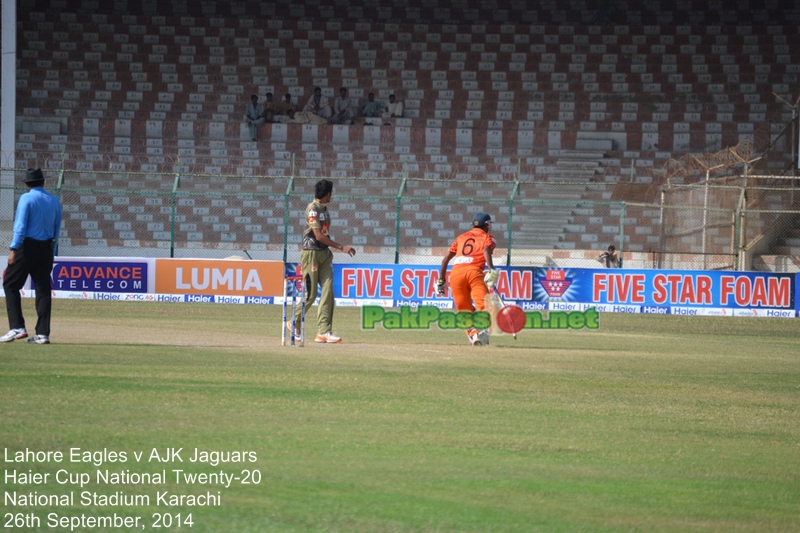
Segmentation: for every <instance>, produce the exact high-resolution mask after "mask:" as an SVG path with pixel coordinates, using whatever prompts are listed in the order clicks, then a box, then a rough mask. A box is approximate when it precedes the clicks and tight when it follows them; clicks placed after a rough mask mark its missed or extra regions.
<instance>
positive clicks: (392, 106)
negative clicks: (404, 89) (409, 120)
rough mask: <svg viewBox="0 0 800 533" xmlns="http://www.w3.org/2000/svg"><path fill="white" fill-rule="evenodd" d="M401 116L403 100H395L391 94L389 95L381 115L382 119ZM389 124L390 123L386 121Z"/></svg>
mask: <svg viewBox="0 0 800 533" xmlns="http://www.w3.org/2000/svg"><path fill="white" fill-rule="evenodd" d="M402 116H403V102H400V101H397V100H395V97H394V95H393V94H390V95H389V103H388V104H386V110H385V111H384V112H383V115H381V118H382V119H383V120H387V119H390V118H400V117H402ZM386 124H388V125H390V126H391V124H390V123H388V122H387V123H386Z"/></svg>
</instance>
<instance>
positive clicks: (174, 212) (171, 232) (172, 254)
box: [169, 172, 181, 258]
mask: <svg viewBox="0 0 800 533" xmlns="http://www.w3.org/2000/svg"><path fill="white" fill-rule="evenodd" d="M180 183H181V174H180V172H176V173H175V181H173V182H172V215H171V216H170V219H171V220H170V224H169V225H170V229H169V256H170V258H173V257H175V218H176V217H177V216H178V213H177V210H178V188H179V187H180Z"/></svg>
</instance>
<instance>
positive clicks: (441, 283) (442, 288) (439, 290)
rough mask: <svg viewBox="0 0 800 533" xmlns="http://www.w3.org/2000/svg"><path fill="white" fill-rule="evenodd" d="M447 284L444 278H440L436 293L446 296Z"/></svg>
mask: <svg viewBox="0 0 800 533" xmlns="http://www.w3.org/2000/svg"><path fill="white" fill-rule="evenodd" d="M446 287H447V285H445V281H444V278H439V280H438V281H437V282H436V294H438V295H439V296H444V295H445V294H446V293H447V288H446Z"/></svg>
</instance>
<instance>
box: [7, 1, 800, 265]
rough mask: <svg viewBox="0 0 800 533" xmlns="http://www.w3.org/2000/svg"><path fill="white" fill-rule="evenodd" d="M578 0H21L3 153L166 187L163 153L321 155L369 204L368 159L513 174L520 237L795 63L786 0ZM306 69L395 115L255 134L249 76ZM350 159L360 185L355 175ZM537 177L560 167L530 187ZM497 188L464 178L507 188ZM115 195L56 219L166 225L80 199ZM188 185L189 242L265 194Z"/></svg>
mask: <svg viewBox="0 0 800 533" xmlns="http://www.w3.org/2000/svg"><path fill="white" fill-rule="evenodd" d="M595 4H596V3H595V2H588V1H587V2H582V1H579V2H570V3H569V7H568V8H567V7H565V6H564V5H563V3H558V2H540V3H537V8H536V9H529V8H528V6H527V3H519V2H511V3H501V2H493V1H488V2H481V3H471V2H461V3H456V4H452V3H444V2H439V3H436V2H421V1H415V0H405V1H401V2H395V3H393V4H392V6H384V5H381V3H380V2H377V1H369V2H364V3H360V4H359V5H355V3H353V5H351V4H347V3H342V2H334V1H332V0H331V1H325V0H321V1H319V2H314V3H312V4H303V3H299V4H298V3H293V2H289V1H288V0H281V1H278V2H272V3H262V2H255V1H234V2H225V3H221V2H219V3H186V2H142V3H135V2H130V1H125V0H118V1H116V2H112V3H109V2H97V1H94V0H83V1H78V0H64V1H61V2H49V1H45V0H22V1H21V2H20V7H19V38H18V43H19V47H18V58H19V59H18V70H17V77H18V79H17V106H18V130H19V131H20V134H19V136H18V141H17V147H16V148H17V163H18V166H36V165H40V166H43V167H45V168H48V167H49V168H54V169H58V168H62V167H64V168H69V169H70V170H75V171H76V172H70V173H69V174H68V175H67V177H66V179H65V182H64V184H65V186H69V187H77V188H82V187H85V188H89V189H91V188H108V187H117V186H119V187H120V189H121V190H128V191H131V192H132V193H136V192H137V191H142V190H152V189H155V190H159V191H168V190H170V189H171V188H172V185H173V184H172V181H171V177H170V173H172V172H182V173H187V174H205V175H220V176H222V175H227V176H235V177H236V179H227V180H225V179H222V180H220V181H219V182H217V183H214V182H213V181H211V180H206V181H204V182H203V183H202V186H203V187H205V188H203V189H193V187H198V186H200V185H201V184H200V183H197V184H187V183H182V186H183V187H184V188H186V187H188V191H190V192H191V191H192V190H196V191H198V192H200V191H201V190H202V192H214V191H215V190H216V191H218V192H220V194H238V193H242V194H244V193H248V192H251V193H252V194H265V195H269V194H270V193H274V194H280V193H282V192H283V191H282V190H280V187H276V188H275V190H272V191H263V190H262V191H252V189H253V188H254V187H255V186H256V185H255V183H254V182H252V181H251V182H248V181H247V180H248V177H249V176H265V175H269V176H275V177H282V178H285V177H287V176H290V175H292V174H294V175H296V176H299V177H301V178H307V179H308V180H313V179H315V178H318V177H323V176H332V177H335V178H339V179H338V180H337V183H338V184H339V185H338V186H337V187H340V188H342V189H343V190H341V191H340V190H339V189H337V194H338V195H343V196H347V195H348V192H346V190H347V189H348V188H349V190H350V193H349V194H351V195H368V196H376V197H379V201H377V202H376V205H379V206H384V201H383V197H394V196H395V195H396V192H394V193H389V189H391V188H392V187H394V182H392V185H388V184H387V185H386V186H382V185H380V183H381V181H380V180H381V179H382V178H400V177H411V178H415V179H416V180H417V181H414V182H411V183H414V184H415V185H413V186H412V187H414V186H417V185H416V184H419V183H423V182H424V180H441V181H452V180H456V181H458V182H459V183H462V182H467V181H469V180H485V181H497V180H499V181H504V180H505V181H509V180H520V182H522V183H523V184H525V185H524V186H522V187H521V189H520V199H521V200H523V203H522V204H521V205H520V207H519V212H518V213H517V216H516V217H514V218H515V220H514V222H513V223H512V224H513V225H515V226H514V228H513V229H514V232H515V234H517V235H518V236H519V237H520V238H521V239H522V240H523V241H525V244H526V245H527V246H535V247H542V248H553V249H581V248H585V247H592V246H595V245H596V244H597V243H601V244H602V243H606V242H612V241H615V240H617V239H618V238H619V235H618V234H617V232H618V225H619V214H618V213H615V212H614V210H613V209H612V210H611V211H610V212H607V213H606V212H597V209H596V208H591V209H590V208H587V207H585V206H584V205H585V204H586V203H587V202H594V204H593V205H597V203H598V202H603V201H609V200H611V199H612V194H613V191H614V189H615V186H616V185H617V183H618V182H620V181H630V182H638V183H644V184H650V183H651V182H652V181H653V180H654V179H657V175H658V173H657V171H658V169H659V168H661V167H662V166H663V165H664V163H666V162H667V160H669V159H670V158H675V157H679V156H681V155H684V154H688V153H704V152H708V151H713V150H720V149H722V148H724V147H727V146H732V145H735V144H737V143H738V142H740V141H742V140H743V139H746V138H748V137H749V136H752V135H753V132H754V131H756V130H757V129H758V128H759V126H760V125H762V124H764V123H765V121H767V120H768V118H769V117H771V116H783V117H784V118H785V119H786V120H787V121H788V120H789V119H790V118H791V117H790V116H789V115H788V111H787V109H786V107H785V106H783V104H782V103H781V102H780V101H779V100H778V99H777V98H775V96H774V95H773V93H776V94H779V95H789V94H791V90H792V88H793V87H796V85H797V78H798V73H800V52H798V51H799V50H800V46H798V44H800V43H798V40H800V37H798V33H799V32H800V29H799V28H800V24H798V22H800V9H797V8H790V9H787V8H786V7H785V6H784V5H783V4H781V3H779V2H777V1H767V2H755V1H749V2H748V1H743V2H737V3H736V6H733V7H731V6H728V5H726V4H724V3H723V2H721V1H718V2H699V1H688V0H687V1H684V2H679V3H678V4H675V3H674V2H665V1H662V2H647V3H645V4H644V5H642V3H640V2H632V1H618V2H610V3H607V4H610V5H612V6H613V9H605V10H600V11H598V9H597V7H596V6H595ZM612 22H613V23H612ZM316 85H319V86H321V87H323V89H324V92H325V94H326V95H327V96H328V97H330V98H332V97H333V96H334V95H335V92H336V91H337V90H338V87H340V86H343V87H347V88H348V89H349V90H350V96H351V97H352V98H353V99H355V100H356V102H357V106H356V107H360V104H361V103H363V101H364V100H365V98H366V94H367V93H368V92H370V91H371V92H374V93H375V94H376V98H377V99H378V100H382V101H385V100H386V99H387V98H388V95H389V94H390V93H394V94H397V95H398V99H400V100H402V101H404V102H405V105H406V113H405V117H404V118H402V119H397V120H393V121H392V122H393V125H392V126H381V125H375V126H367V125H363V118H358V119H357V123H356V125H354V126H328V125H323V126H316V125H309V124H267V125H265V126H264V127H262V128H261V130H260V132H259V138H260V139H261V140H259V141H258V142H253V141H251V140H250V139H249V133H248V132H247V128H246V126H245V124H244V123H243V121H242V115H243V114H244V106H245V105H246V101H247V96H248V95H249V94H251V93H255V94H258V95H263V94H264V93H266V92H267V91H271V92H273V93H275V94H277V95H280V94H284V93H286V92H288V93H291V94H292V95H293V100H294V101H295V102H296V103H299V104H300V105H302V104H304V103H305V101H306V100H307V99H308V97H309V95H310V90H311V88H312V87H314V86H316ZM127 173H135V174H134V175H135V176H136V179H131V177H130V174H127ZM351 178H353V179H356V181H354V182H353V185H352V186H350V185H345V184H346V183H349V182H348V181H347V180H348V179H351ZM358 178H361V180H358ZM123 180H124V182H123ZM369 180H376V182H375V183H377V185H373V184H372V183H370V184H369V185H366V186H362V185H360V184H361V183H365V182H368V181H369ZM549 182H554V183H568V184H574V186H570V187H567V188H566V189H564V188H561V189H557V188H555V187H554V188H551V189H549V190H548V189H547V184H548V183H549ZM282 183H283V182H282ZM528 184H530V185H528ZM302 187H305V185H303V186H302ZM302 187H298V189H299V190H303V189H302ZM465 187H466V185H465ZM483 188H484V189H487V187H486V186H484V187H483ZM506 189H507V188H503V189H501V190H498V191H490V192H487V190H483V191H474V192H475V196H479V195H481V194H489V195H490V196H489V197H488V198H489V199H495V198H497V199H500V198H505V199H507V198H508V196H507V192H506ZM420 190H421V191H425V190H427V189H425V188H421V189H420ZM565 190H566V191H567V192H564V191H565ZM356 191H358V192H356ZM428 192H430V193H431V194H432V195H433V196H437V191H428ZM438 192H442V193H443V194H442V195H441V196H443V197H445V196H446V191H445V190H441V191H438ZM472 192H473V191H470V190H469V189H468V188H467V189H466V190H465V192H464V194H465V195H469V194H472ZM415 194H417V192H416V191H415V190H411V189H410V190H409V191H408V195H409V196H411V197H412V198H413V197H414V196H415ZM504 194H505V195H506V196H503V195H504ZM134 197H135V198H137V200H141V199H144V198H140V197H136V196H133V195H132V198H134ZM119 198H120V197H117V196H109V197H108V198H100V197H99V196H97V195H95V203H86V202H84V198H83V197H81V198H80V201H77V202H75V203H72V204H68V207H69V209H67V211H68V212H69V213H70V215H71V216H70V218H69V221H68V224H67V229H68V234H69V238H70V239H72V240H73V242H75V243H78V242H80V243H83V242H84V241H85V242H89V241H91V240H92V239H106V240H108V239H110V240H108V244H109V245H111V241H113V242H114V243H118V242H123V243H125V242H129V245H131V246H132V245H133V243H135V242H145V241H149V240H151V239H153V238H155V237H154V236H158V235H161V234H162V233H163V232H164V231H166V230H165V229H164V226H163V222H156V221H155V220H153V221H150V220H142V221H140V222H143V223H145V224H147V226H142V225H141V224H137V223H136V222H137V221H135V220H125V217H128V216H130V215H141V214H142V213H137V212H136V211H135V210H134V211H130V210H129V211H128V212H127V214H126V213H124V212H123V213H122V214H121V215H120V216H121V217H122V218H121V219H120V220H109V219H108V218H107V217H106V216H105V215H108V214H109V213H104V211H102V210H99V208H100V207H109V206H110V207H112V209H113V208H114V206H119V205H120V204H119V203H115V202H119V201H120V199H119ZM537 199H538V200H550V201H552V202H563V203H564V205H563V206H562V207H559V208H558V209H555V208H553V207H552V206H551V207H550V208H549V213H548V215H547V216H546V217H545V216H543V215H542V213H541V211H542V210H541V209H538V210H537V209H536V206H535V205H534V204H530V205H528V204H525V203H524V201H526V200H537ZM188 200H189V199H186V201H187V202H188ZM192 200H193V202H194V203H193V204H192V205H191V207H193V209H192V210H191V214H187V215H186V217H187V222H185V223H182V226H180V227H179V228H178V231H179V235H180V238H181V239H185V240H186V241H187V242H200V241H203V240H213V239H218V240H219V241H220V242H231V240H232V239H233V240H241V239H243V238H245V239H250V238H252V240H253V241H254V242H257V241H258V242H266V240H267V239H268V237H269V235H268V231H266V230H265V227H264V224H261V225H260V226H259V224H257V223H255V222H254V221H255V219H256V218H258V217H259V216H260V215H258V214H256V211H258V209H260V208H261V209H265V208H264V207H263V206H261V204H259V205H257V206H250V207H245V206H244V205H243V202H246V201H252V199H250V200H247V199H237V200H236V201H233V200H230V199H229V200H227V201H228V202H229V203H228V204H225V205H222V203H221V202H219V201H218V202H217V204H218V205H216V206H212V205H210V204H209V205H208V206H207V208H208V209H210V210H211V211H213V209H211V208H212V207H216V208H221V209H223V210H227V209H230V210H232V212H234V213H239V211H237V210H241V212H245V211H248V210H249V211H252V213H251V214H249V215H242V214H235V215H231V216H234V217H240V218H241V219H242V221H243V222H240V223H235V222H234V221H233V220H232V219H231V220H222V218H220V219H219V220H215V219H213V217H212V218H210V219H208V220H206V221H204V220H202V217H204V216H205V217H209V216H211V215H204V214H203V213H205V211H204V209H206V207H201V204H203V203H204V202H205V203H209V202H214V200H213V199H210V200H209V199H208V198H202V199H201V198H200V197H197V198H192ZM265 201H266V200H265ZM234 203H235V204H236V207H231V206H232V205H233V204H234ZM88 205H92V206H95V207H96V208H97V210H96V211H93V210H92V209H86V206H88ZM136 205H138V204H137V203H136V202H134V203H132V204H130V206H129V208H133V207H135V206H136ZM160 205H161V204H160ZM385 205H386V206H391V205H392V204H391V201H387V202H385ZM412 205H414V204H412V203H409V204H408V205H407V206H405V207H406V208H408V209H411V207H410V206H412ZM161 206H162V208H163V205H161ZM66 207H67V206H65V208H66ZM179 207H186V208H188V207H190V205H189V204H188V203H184V204H181V203H179ZM418 208H419V209H420V210H421V211H420V213H419V214H420V218H418V220H419V221H420V224H419V225H418V226H419V227H414V228H403V229H404V230H407V231H404V232H403V233H404V235H405V236H407V237H409V239H412V238H413V239H416V241H415V242H416V245H418V246H435V245H436V243H437V242H438V241H441V240H446V239H447V238H449V237H448V236H447V235H449V233H448V231H449V232H452V231H451V229H452V228H450V227H449V226H448V224H450V223H451V222H452V221H453V219H452V218H448V217H449V214H448V217H440V218H437V217H439V216H440V215H442V214H443V211H437V210H436V209H437V204H436V203H435V202H422V203H421V204H419V205H418ZM438 208H439V209H444V208H443V207H442V206H441V205H438ZM298 209H302V206H299V204H298V206H293V210H294V211H295V213H293V214H296V211H297V210H298ZM392 209H393V206H392V207H387V208H386V212H387V213H388V211H391V210H392ZM381 210H382V207H379V208H377V209H376V210H375V211H376V213H373V214H377V211H381ZM425 210H427V213H423V211H425ZM526 210H527V213H526ZM249 211H248V212H249ZM346 211H347V210H344V209H342V212H346ZM209 212H210V211H209ZM115 213H116V211H115ZM450 214H452V213H450ZM72 215H75V218H72ZM428 215H430V217H431V218H426V217H427V216H428ZM192 216H200V217H201V220H200V221H189V219H191V217H192ZM145 218H146V217H145ZM223 218H224V217H223ZM248 219H249V220H248ZM624 219H625V222H626V226H628V227H630V228H632V230H631V232H630V233H626V235H625V243H624V244H625V249H627V250H631V251H637V250H638V251H646V250H648V249H649V248H651V247H654V246H656V245H657V244H658V233H659V220H658V215H657V214H656V215H655V216H654V214H653V213H652V209H648V208H641V207H632V208H630V209H628V210H627V211H626V212H625V214H624ZM73 220H74V221H75V222H74V223H73V222H72V221H73ZM382 224H383V222H382ZM390 225H391V224H388V225H387V224H383V225H382V226H381V227H376V228H373V229H374V230H375V232H374V233H373V235H380V236H384V235H383V234H382V232H384V231H386V232H389V233H390V234H387V235H385V239H384V243H385V244H387V245H388V244H389V243H392V239H393V238H395V237H394V235H395V228H394V227H391V228H390V227H389V226H390ZM440 225H441V227H440ZM384 226H385V227H384ZM356 227H358V229H359V231H362V232H363V231H365V230H366V228H367V226H364V225H363V224H362V225H361V226H360V227H359V225H358V224H355V225H353V226H352V228H356ZM140 228H146V229H145V230H144V233H145V235H146V238H140V236H139V229H140ZM235 228H239V229H238V230H236V231H234V229H235ZM362 228H364V229H362ZM295 229H296V228H295ZM377 230H381V231H377ZM411 230H413V231H411ZM446 234H447V235H446ZM245 235H246V236H247V237H244V236H245ZM161 236H163V235H161ZM273 240H274V238H273ZM365 242H366V241H365ZM409 242H411V241H409ZM127 245H128V244H126V246H127Z"/></svg>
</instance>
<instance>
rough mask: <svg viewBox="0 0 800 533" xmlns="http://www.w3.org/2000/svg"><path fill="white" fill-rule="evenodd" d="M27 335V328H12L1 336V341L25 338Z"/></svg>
mask: <svg viewBox="0 0 800 533" xmlns="http://www.w3.org/2000/svg"><path fill="white" fill-rule="evenodd" d="M27 336H28V332H27V331H26V330H25V328H18V329H12V330H9V332H8V333H6V334H5V335H3V336H2V337H0V342H14V341H15V340H17V339H24V338H25V337H27Z"/></svg>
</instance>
